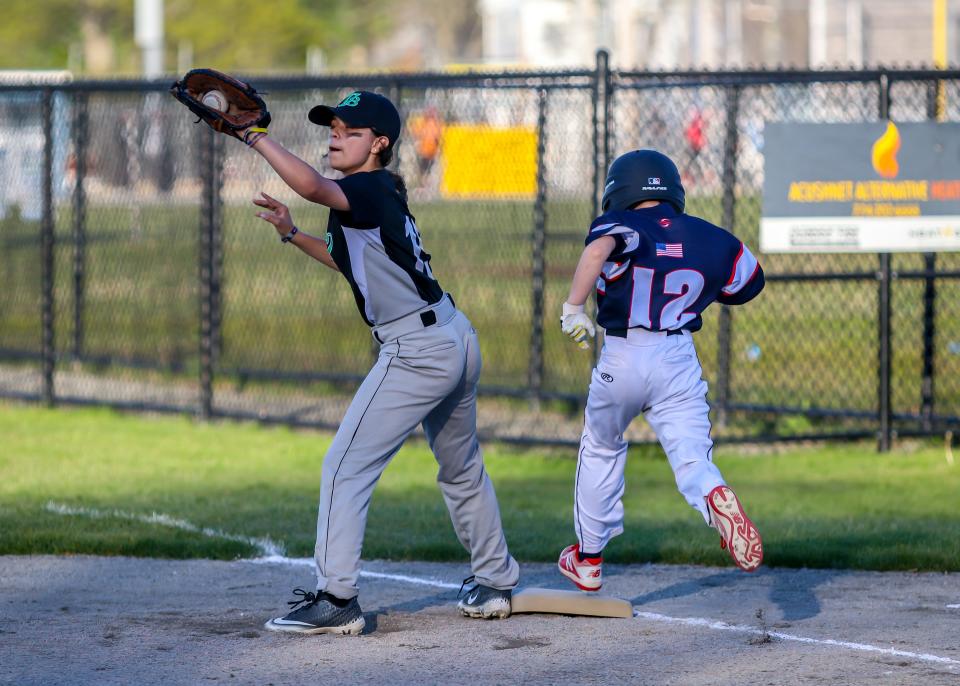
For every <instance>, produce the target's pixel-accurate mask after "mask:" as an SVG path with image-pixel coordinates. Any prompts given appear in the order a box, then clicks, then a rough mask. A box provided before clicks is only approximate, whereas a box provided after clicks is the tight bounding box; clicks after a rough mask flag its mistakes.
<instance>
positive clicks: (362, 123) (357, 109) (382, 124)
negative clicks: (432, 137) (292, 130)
mask: <svg viewBox="0 0 960 686" xmlns="http://www.w3.org/2000/svg"><path fill="white" fill-rule="evenodd" d="M334 117H337V118H338V119H340V120H341V121H342V122H344V123H345V124H346V125H347V126H349V127H351V128H355V129H366V128H370V129H373V130H374V131H376V132H377V133H378V134H380V135H383V136H386V137H387V138H389V139H390V145H391V146H392V145H393V144H394V143H396V142H397V139H398V138H400V113H399V112H397V108H396V107H394V106H393V103H392V102H390V100H389V99H387V98H385V97H383V96H382V95H379V94H377V93H371V92H370V91H354V92H353V93H351V94H350V95H348V96H347V97H345V98H344V99H343V100H341V101H340V104H339V105H337V106H336V107H328V106H327V105H317V106H316V107H314V108H313V109H311V110H310V114H308V115H307V118H309V119H310V121H312V122H313V123H314V124H318V125H320V126H330V124H331V122H333V118H334Z"/></svg>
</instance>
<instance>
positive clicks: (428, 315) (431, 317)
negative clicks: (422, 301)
mask: <svg viewBox="0 0 960 686" xmlns="http://www.w3.org/2000/svg"><path fill="white" fill-rule="evenodd" d="M445 295H446V297H448V298H450V304H451V305H453V306H454V307H456V306H457V303H456V302H454V300H453V296H452V295H450V294H449V293H445ZM440 300H443V298H440ZM440 300H438V301H437V302H440ZM436 304H437V303H434V305H436ZM420 321H421V322H423V328H427V327H428V326H433V325H434V324H436V323H437V313H436V312H434V311H433V310H427V311H426V312H421V313H420Z"/></svg>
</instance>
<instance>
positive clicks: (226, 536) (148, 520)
mask: <svg viewBox="0 0 960 686" xmlns="http://www.w3.org/2000/svg"><path fill="white" fill-rule="evenodd" d="M46 509H47V511H48V512H53V513H55V514H59V515H75V516H80V517H90V518H92V519H104V518H106V517H115V518H117V519H128V520H131V521H134V522H143V523H144V524H156V525H158V526H165V527H168V528H171V529H180V530H181V531H189V532H190V533H195V534H202V535H203V536H207V537H209V538H221V539H223V540H226V541H236V542H238V543H246V544H247V545H249V546H251V547H253V548H256V549H257V550H259V551H260V554H261V555H267V556H269V555H277V556H283V554H284V553H285V552H286V550H284V547H283V545H282V544H281V543H276V542H274V541H272V540H270V539H269V538H267V537H262V538H251V537H250V536H239V535H237V534H230V533H227V532H226V531H221V530H220V529H212V528H210V527H207V526H197V525H196V524H191V523H190V522H188V521H186V520H185V519H176V518H174V517H171V516H170V515H165V514H160V513H158V512H151V513H150V514H148V515H143V514H136V513H135V512H124V511H123V510H98V509H96V508H93V507H73V506H71V505H64V504H63V503H56V502H54V501H52V500H51V501H50V502H48V503H47V508H46Z"/></svg>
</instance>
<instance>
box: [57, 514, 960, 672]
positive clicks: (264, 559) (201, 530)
mask: <svg viewBox="0 0 960 686" xmlns="http://www.w3.org/2000/svg"><path fill="white" fill-rule="evenodd" d="M46 509H47V510H48V511H50V512H54V513H56V514H60V515H74V516H82V517H92V518H95V519H100V518H104V517H117V518H119V519H130V520H134V521H138V522H143V523H146V524H157V525H159V526H167V527H171V528H174V529H182V530H183V531H189V532H192V533H198V534H201V535H203V536H208V537H210V538H221V539H225V540H228V541H238V542H241V543H247V544H248V545H250V546H252V547H254V548H256V549H257V550H258V551H259V552H260V554H261V556H260V557H258V558H254V559H252V560H244V561H245V562H250V563H253V564H282V565H290V566H313V564H314V561H313V559H312V558H293V557H286V556H285V555H284V554H283V553H284V548H283V545H281V544H279V543H276V542H274V541H272V540H271V539H269V538H267V537H262V538H251V537H249V536H239V535H237V534H229V533H227V532H225V531H221V530H219V529H212V528H210V527H200V526H197V525H195V524H191V523H190V522H188V521H186V520H183V519H175V518H173V517H170V516H169V515H164V514H158V513H156V512H154V513H151V514H149V515H140V514H136V513H132V512H124V511H123V510H98V509H95V508H89V507H72V506H70V505H64V504H61V503H55V502H53V501H50V502H48V503H47V506H46ZM360 576H362V577H367V578H371V579H384V580H389V581H399V582H402V583H408V584H414V585H418V586H429V587H431V588H444V589H457V588H460V585H459V584H451V583H448V582H444V581H440V580H438V579H431V578H423V577H415V576H408V575H406V574H387V573H384V572H369V571H366V570H363V571H361V572H360ZM947 607H949V608H960V604H957V605H947ZM633 616H634V617H638V618H643V619H647V620H650V621H654V622H666V623H671V624H683V625H686V626H693V627H703V628H707V629H713V630H714V631H730V632H735V633H741V634H751V635H754V636H761V637H763V636H770V637H772V638H776V639H779V640H781V641H792V642H794V643H806V644H810V645H823V646H834V647H839V648H846V649H848V650H857V651H861V652H867V653H879V654H882V655H891V656H896V657H906V658H911V659H914V660H921V661H923V662H935V663H937V664H945V665H960V660H954V659H952V658H949V657H941V656H939V655H931V654H930V653H914V652H911V651H909V650H897V649H896V648H881V647H880V646H874V645H870V644H868V643H851V642H849V641H837V640H834V639H832V638H810V637H807V636H796V635H794V634H785V633H783V632H780V631H766V630H763V629H757V628H756V627H752V626H742V625H737V624H727V623H726V622H718V621H715V620H712V619H704V618H701V617H671V616H669V615H662V614H659V613H656V612H644V611H640V610H637V609H634V611H633Z"/></svg>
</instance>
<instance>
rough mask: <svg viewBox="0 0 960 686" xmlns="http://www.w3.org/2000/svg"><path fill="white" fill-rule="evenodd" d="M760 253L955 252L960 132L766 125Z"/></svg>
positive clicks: (959, 237) (930, 126)
mask: <svg viewBox="0 0 960 686" xmlns="http://www.w3.org/2000/svg"><path fill="white" fill-rule="evenodd" d="M760 247H761V249H762V250H763V251H764V252H795V253H805V252H932V251H940V250H960V124H956V123H936V122H919V123H910V124H895V123H894V122H887V121H880V122H875V123H864V124H784V123H771V124H768V125H767V127H766V130H765V132H764V184H763V217H762V219H761V222H760Z"/></svg>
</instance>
